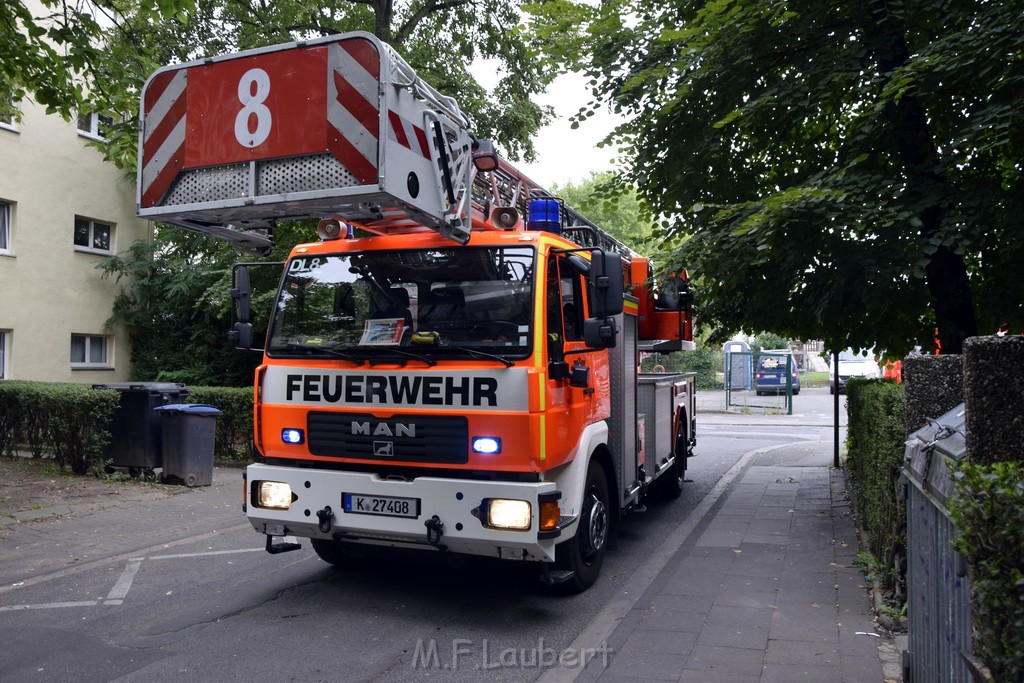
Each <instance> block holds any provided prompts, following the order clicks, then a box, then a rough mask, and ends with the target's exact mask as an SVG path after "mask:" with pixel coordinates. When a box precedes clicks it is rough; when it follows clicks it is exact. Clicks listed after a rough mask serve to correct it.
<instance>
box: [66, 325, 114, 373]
mask: <svg viewBox="0 0 1024 683" xmlns="http://www.w3.org/2000/svg"><path fill="white" fill-rule="evenodd" d="M75 338H81V339H84V340H85V346H84V358H85V360H84V361H76V360H74V351H75V346H74V345H75ZM95 340H102V341H103V360H102V361H91V360H89V358H90V356H91V355H92V345H93V343H94V341H95ZM111 345H112V339H111V337H110V336H108V335H105V334H75V333H72V334H71V346H70V347H69V349H68V357H69V359H70V362H71V369H72V370H113V369H114V366H113V364H112V363H111V362H110V358H111V355H112V354H111Z"/></svg>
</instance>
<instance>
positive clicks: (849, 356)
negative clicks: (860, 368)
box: [839, 349, 874, 363]
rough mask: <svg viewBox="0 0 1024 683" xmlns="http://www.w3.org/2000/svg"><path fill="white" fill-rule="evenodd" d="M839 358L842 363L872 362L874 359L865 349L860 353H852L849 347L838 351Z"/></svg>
mask: <svg viewBox="0 0 1024 683" xmlns="http://www.w3.org/2000/svg"><path fill="white" fill-rule="evenodd" d="M839 360H840V362H843V363H873V362H874V360H873V359H872V358H871V354H870V353H869V352H867V351H862V352H861V353H854V352H853V351H851V350H850V349H847V350H846V351H840V352H839Z"/></svg>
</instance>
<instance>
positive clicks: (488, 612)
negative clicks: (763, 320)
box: [0, 389, 832, 681]
mask: <svg viewBox="0 0 1024 683" xmlns="http://www.w3.org/2000/svg"><path fill="white" fill-rule="evenodd" d="M822 415H824V417H822ZM830 418H831V397H830V396H829V395H828V390H827V389H824V390H811V389H805V390H804V391H803V392H802V393H801V395H800V396H798V397H796V400H795V404H794V415H792V416H758V415H756V414H755V415H749V414H745V415H724V414H706V415H701V416H700V425H699V427H698V430H699V432H698V446H697V450H696V455H697V457H695V458H694V459H693V460H691V467H690V470H689V472H688V476H689V478H690V479H691V481H690V482H689V483H688V484H687V486H686V490H685V491H684V493H683V495H682V496H681V497H680V498H679V499H677V500H674V501H670V502H658V503H654V504H651V505H649V506H648V510H647V512H645V513H642V514H636V515H632V516H631V517H628V518H626V519H625V520H624V521H623V523H622V525H621V527H620V533H619V536H618V547H617V549H616V550H615V551H614V552H611V553H609V555H608V556H607V559H606V562H605V565H604V569H603V572H602V576H601V578H600V579H599V581H598V583H597V584H596V585H595V586H594V587H593V588H591V589H590V590H589V591H587V592H585V593H583V594H581V595H576V596H571V597H565V596H560V595H555V594H552V593H551V592H549V591H548V590H547V589H545V588H544V587H543V586H541V585H540V584H539V583H538V582H537V581H536V577H535V574H534V573H533V572H529V571H524V568H523V567H521V566H518V565H514V564H508V563H497V562H492V561H486V560H472V561H470V562H468V563H460V564H456V565H455V566H446V565H444V564H438V563H433V562H426V561H424V560H423V559H421V558H419V557H409V556H392V557H390V558H387V559H385V560H381V561H376V562H373V563H370V564H368V565H366V566H361V567H357V568H353V569H346V570H337V569H334V568H333V567H330V566H329V565H327V564H325V563H323V562H322V561H321V560H319V559H318V558H317V557H316V556H315V554H314V553H313V552H312V550H311V548H310V547H309V545H308V543H303V548H302V550H300V551H297V552H292V553H286V554H282V555H276V556H271V555H268V554H267V553H265V552H263V549H262V539H263V537H262V536H260V535H257V534H256V533H255V532H253V531H252V530H251V528H250V527H249V526H248V524H247V523H245V520H244V516H243V515H242V513H241V511H240V510H239V511H238V512H237V516H234V513H232V512H231V511H230V509H228V510H225V506H228V507H230V505H232V504H237V500H236V498H237V496H238V492H237V490H236V489H233V488H231V487H226V486H225V487H223V488H224V489H225V490H224V491H223V492H222V493H216V494H215V495H216V496H219V498H217V499H216V501H215V508H216V516H217V518H218V519H219V520H224V522H223V523H220V524H219V525H218V526H217V528H216V529H214V530H213V531H207V532H204V533H198V532H199V531H200V530H201V528H202V527H201V525H196V527H195V528H196V531H197V533H196V534H195V535H193V536H187V537H185V538H181V537H180V535H179V536H178V537H177V538H178V539H179V540H177V541H175V542H174V543H168V544H165V543H163V542H162V541H163V539H164V538H165V537H166V538H174V536H173V535H168V534H167V533H166V532H167V529H169V528H174V526H175V525H176V524H177V523H178V520H176V519H175V518H173V517H170V518H168V515H167V513H166V512H162V511H161V509H160V508H159V507H158V506H156V505H154V506H149V507H146V508H145V509H141V510H140V509H133V508H131V507H127V508H125V509H123V510H121V511H119V512H114V513H112V514H108V513H109V511H108V512H105V513H104V515H108V516H107V517H103V516H100V515H98V516H97V517H96V519H97V520H98V519H109V520H117V519H119V517H118V515H121V516H123V517H124V521H125V523H126V525H128V523H129V521H130V522H131V524H133V525H135V527H137V526H138V525H139V524H140V523H147V522H148V523H149V524H150V526H151V530H152V540H153V543H152V544H151V545H149V546H147V547H141V546H139V545H138V538H135V543H134V545H129V546H128V547H131V548H134V549H133V550H129V551H126V552H118V547H119V546H118V543H117V542H116V539H117V537H118V534H119V529H118V528H117V526H118V524H117V523H116V521H108V522H107V524H108V526H110V527H113V528H106V529H94V530H93V533H96V534H97V539H100V538H102V539H104V541H103V544H102V550H101V551H99V552H97V553H95V554H94V555H93V556H91V557H90V558H89V561H88V562H84V563H83V566H78V567H76V566H75V565H74V564H72V565H71V566H70V567H69V568H67V569H65V570H63V571H60V572H55V573H52V574H48V575H47V576H37V577H33V576H31V574H29V575H28V576H27V579H22V581H21V583H22V585H20V586H19V585H15V584H17V583H18V582H17V581H14V582H13V584H9V585H7V586H0V642H3V643H4V645H3V647H2V648H0V672H2V673H0V679H3V680H11V681H32V680H40V681H64V680H69V681H70V680H75V681H109V680H119V681H143V680H145V681H161V680H172V679H173V680H178V679H181V678H182V677H188V678H191V679H196V680H218V681H223V680H247V681H251V680H264V679H266V678H272V679H274V680H300V681H336V680H384V681H391V680H396V681H397V680H408V679H410V678H416V679H435V680H436V679H443V680H466V681H471V680H479V679H480V678H481V677H486V678H488V679H489V680H509V681H513V680H515V681H518V680H534V679H535V678H537V676H539V675H540V674H541V673H543V669H542V668H541V667H538V666H536V664H537V662H531V658H533V657H534V656H535V654H534V653H537V652H540V653H541V654H542V655H543V653H545V652H551V653H561V652H562V651H564V650H565V649H566V648H567V647H569V645H570V644H571V643H572V642H573V640H574V639H575V638H576V636H577V635H578V634H579V633H580V632H581V631H582V630H583V629H584V628H586V627H587V626H588V625H590V624H591V623H592V622H593V620H594V619H595V618H597V617H598V615H599V614H600V612H601V610H602V608H603V607H604V606H605V605H606V604H607V603H608V602H609V601H610V600H611V599H613V598H615V597H617V596H619V595H620V593H621V592H622V591H623V589H624V586H625V585H626V583H627V580H628V579H629V578H630V576H632V575H633V573H634V571H635V570H636V569H637V567H639V566H640V565H641V564H642V563H643V562H644V561H645V560H646V559H647V558H648V557H650V556H651V554H652V553H653V552H655V551H656V550H658V549H659V548H660V546H661V544H662V543H663V540H664V539H665V538H666V537H668V536H669V535H670V534H671V532H672V530H674V529H675V528H676V527H677V526H678V525H679V524H680V523H681V522H683V521H684V520H685V519H686V517H687V515H688V514H689V513H690V512H691V511H692V510H693V509H694V507H695V506H696V505H697V504H698V503H699V502H700V500H701V499H702V498H703V497H704V496H705V495H706V494H707V493H708V492H709V491H711V490H712V488H713V487H714V486H715V484H716V483H717V482H718V481H719V479H720V478H721V477H722V475H723V474H724V473H725V472H726V471H727V470H729V468H731V467H732V466H733V465H734V464H735V463H736V462H737V461H739V459H740V458H741V457H742V455H743V454H744V453H747V452H749V451H751V450H755V449H759V448H766V447H771V446H775V445H779V444H783V443H792V442H798V441H808V440H814V441H831V439H832V430H831V429H830V428H829V424H830V422H831V420H830ZM229 489H230V490H229ZM213 497H214V495H213V494H212V495H211V500H212V499H213ZM221 498H223V499H224V500H221ZM213 504H214V503H211V505H213ZM165 508H167V506H166V505H165ZM189 514H198V515H202V514H203V512H202V510H195V511H191V512H190V513H189ZM50 524H54V525H59V524H60V523H59V522H40V523H35V524H31V525H23V526H24V527H26V528H25V529H15V534H29V536H26V537H24V538H26V539H27V540H26V543H28V545H30V546H31V545H32V543H30V541H31V540H32V536H31V534H32V533H33V529H30V528H28V527H35V530H34V533H35V534H36V536H40V535H41V536H42V537H44V538H45V537H47V534H50V535H52V536H53V538H58V537H59V532H60V527H59V526H54V527H52V528H47V525H50ZM135 527H133V528H135ZM85 528H86V527H84V526H82V527H74V526H72V527H70V528H68V529H66V530H67V531H71V530H74V532H75V533H78V534H81V533H84V532H83V531H82V530H81V529H85ZM126 538H127V536H126ZM79 540H80V539H79ZM38 545H39V543H38V542H36V543H35V546H38ZM6 563H7V560H5V559H4V558H3V557H0V571H2V568H3V565H4V564H6ZM20 566H21V565H19V567H20ZM2 573H3V575H5V576H7V575H9V572H2ZM23 573H24V572H23ZM531 663H533V664H534V665H533V666H530V664H531ZM507 664H512V665H507ZM523 664H525V665H526V666H523Z"/></svg>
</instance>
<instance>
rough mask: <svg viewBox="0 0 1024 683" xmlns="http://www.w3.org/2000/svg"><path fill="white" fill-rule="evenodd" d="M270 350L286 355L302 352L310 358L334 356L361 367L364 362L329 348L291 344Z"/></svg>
mask: <svg viewBox="0 0 1024 683" xmlns="http://www.w3.org/2000/svg"><path fill="white" fill-rule="evenodd" d="M271 350H272V351H277V352H282V351H284V352H286V353H297V352H304V353H305V355H307V356H312V355H316V354H326V355H329V356H334V357H335V358H343V359H345V360H347V361H350V362H352V363H355V364H356V365H362V364H363V363H365V362H366V359H365V358H359V357H357V356H353V355H350V354H348V353H345V352H344V351H337V350H335V349H329V348H326V347H323V346H303V345H301V344H294V343H292V344H287V345H286V346H284V347H280V346H278V347H271Z"/></svg>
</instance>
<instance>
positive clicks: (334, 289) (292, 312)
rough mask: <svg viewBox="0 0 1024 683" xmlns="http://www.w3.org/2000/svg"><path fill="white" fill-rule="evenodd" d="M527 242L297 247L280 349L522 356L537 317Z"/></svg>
mask: <svg viewBox="0 0 1024 683" xmlns="http://www.w3.org/2000/svg"><path fill="white" fill-rule="evenodd" d="M535 261H536V258H535V255H534V251H533V249H532V248H529V247H509V248H496V247H495V248H480V249H476V248H469V247H453V248H450V249H421V250H407V251H398V250H389V251H368V252H358V253H352V254H329V255H317V256H312V255H309V256H297V257H295V258H293V259H291V260H290V261H289V262H288V264H287V266H286V270H285V276H284V282H283V283H282V286H281V291H280V293H279V294H278V298H277V305H276V307H275V310H274V319H273V321H272V323H271V328H270V337H269V341H268V346H267V351H268V353H270V354H271V355H274V356H303V357H305V356H317V355H322V356H325V357H326V356H334V357H347V358H349V360H354V361H362V360H374V359H377V358H387V359H388V360H393V359H394V360H399V359H401V360H408V359H409V358H419V359H421V360H427V361H428V362H430V363H433V362H434V358H435V357H437V358H442V357H448V358H488V357H493V358H496V359H498V360H502V359H506V358H507V357H509V356H511V357H524V356H526V355H527V354H529V351H530V341H531V334H530V328H531V324H532V320H533V275H534V262H535Z"/></svg>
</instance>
